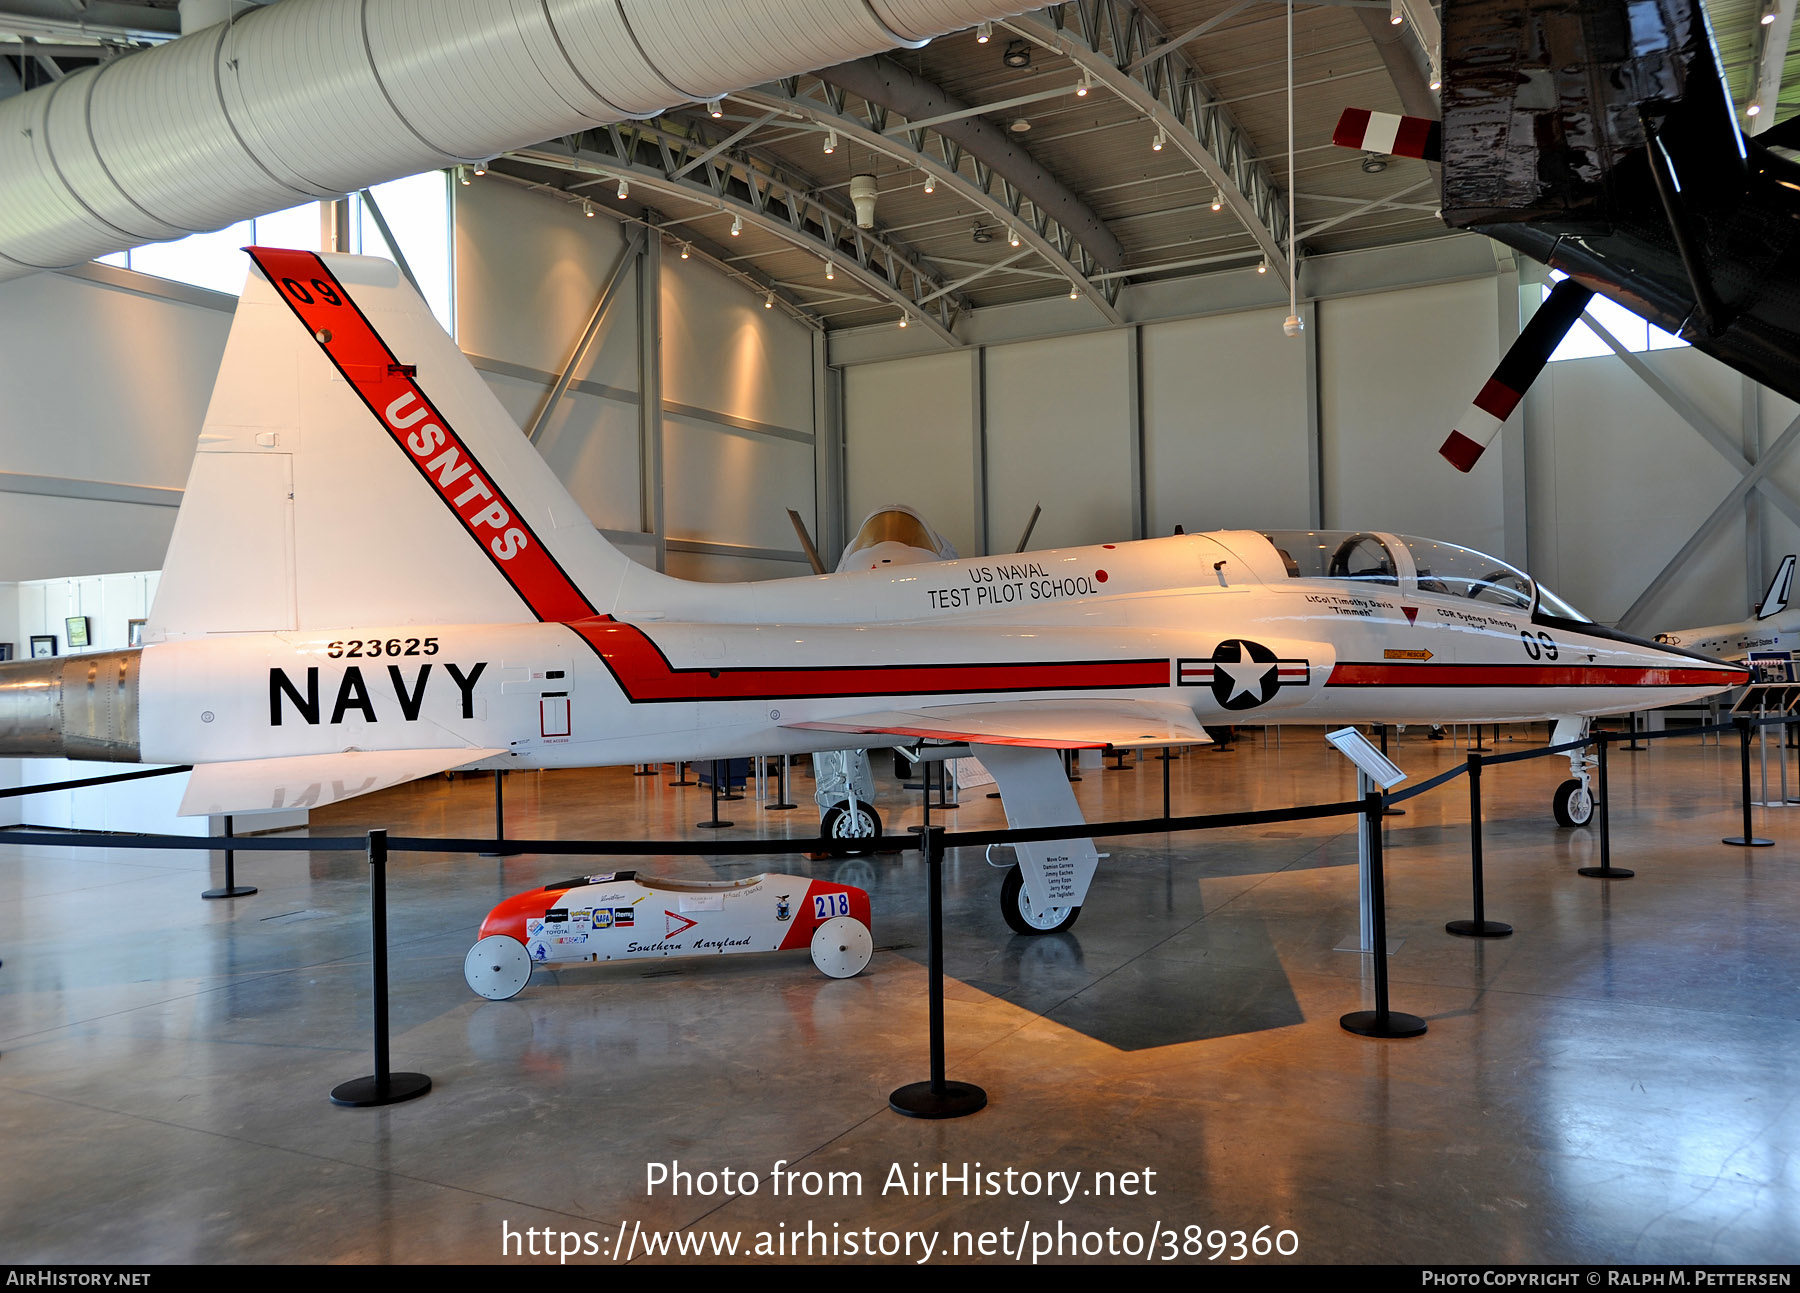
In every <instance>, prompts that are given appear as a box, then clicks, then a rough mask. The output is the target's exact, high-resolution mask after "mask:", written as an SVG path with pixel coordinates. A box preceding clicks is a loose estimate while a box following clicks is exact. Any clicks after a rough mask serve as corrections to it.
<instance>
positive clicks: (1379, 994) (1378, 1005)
mask: <svg viewBox="0 0 1800 1293" xmlns="http://www.w3.org/2000/svg"><path fill="white" fill-rule="evenodd" d="M1381 800H1382V794H1381V792H1380V791H1379V790H1371V791H1370V792H1369V793H1368V794H1367V795H1366V796H1364V798H1363V818H1364V821H1365V822H1366V823H1367V825H1366V826H1365V827H1364V829H1366V830H1367V831H1368V833H1369V895H1370V899H1371V902H1370V906H1371V907H1372V908H1373V912H1374V917H1375V931H1374V932H1375V937H1374V940H1373V945H1372V946H1371V947H1370V948H1369V955H1370V956H1372V957H1374V958H1375V1009H1373V1010H1353V1011H1351V1012H1350V1013H1349V1014H1347V1015H1345V1016H1344V1017H1343V1018H1341V1019H1339V1020H1338V1023H1339V1025H1340V1026H1342V1027H1343V1029H1344V1030H1345V1031H1346V1032H1352V1033H1356V1034H1357V1035H1358V1036H1361V1037H1417V1036H1418V1035H1419V1034H1420V1033H1423V1032H1424V1031H1425V1021H1424V1020H1423V1019H1421V1018H1419V1017H1418V1016H1417V1015H1409V1014H1406V1013H1405V1012H1403V1011H1399V1010H1390V1009H1388V967H1387V957H1388V952H1387V894H1386V889H1385V887H1384V886H1383V884H1382V879H1381Z"/></svg>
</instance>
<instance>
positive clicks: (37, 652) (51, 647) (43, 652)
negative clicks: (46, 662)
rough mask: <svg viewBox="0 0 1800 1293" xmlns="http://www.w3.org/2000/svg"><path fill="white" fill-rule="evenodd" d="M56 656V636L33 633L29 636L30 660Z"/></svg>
mask: <svg viewBox="0 0 1800 1293" xmlns="http://www.w3.org/2000/svg"><path fill="white" fill-rule="evenodd" d="M55 654H56V634H54V633H33V634H32V635H31V658H32V659H33V660H42V659H43V658H44V657H45V656H52V655H55Z"/></svg>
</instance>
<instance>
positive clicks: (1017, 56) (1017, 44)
mask: <svg viewBox="0 0 1800 1293" xmlns="http://www.w3.org/2000/svg"><path fill="white" fill-rule="evenodd" d="M1000 61H1001V62H1002V63H1005V64H1006V65H1007V66H1008V67H1011V68H1017V69H1018V70H1020V71H1023V70H1024V69H1026V68H1028V67H1030V66H1031V43H1030V42H1029V41H1024V40H1009V41H1007V42H1006V52H1005V53H1004V54H1002V55H1001V56H1000Z"/></svg>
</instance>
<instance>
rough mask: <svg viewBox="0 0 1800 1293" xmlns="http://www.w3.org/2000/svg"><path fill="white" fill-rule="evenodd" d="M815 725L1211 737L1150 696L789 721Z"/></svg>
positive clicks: (999, 736)
mask: <svg viewBox="0 0 1800 1293" xmlns="http://www.w3.org/2000/svg"><path fill="white" fill-rule="evenodd" d="M783 726H785V727H792V728H799V729H804V730H808V731H815V732H850V733H860V734H866V735H870V736H910V737H916V738H918V739H921V740H927V741H966V742H968V743H969V744H971V745H1023V746H1037V747H1042V748H1047V749H1054V750H1091V749H1098V748H1100V747H1101V746H1106V745H1112V746H1122V747H1125V748H1128V749H1129V748H1133V747H1142V746H1158V745H1205V744H1207V743H1208V742H1209V741H1210V740H1211V739H1212V738H1210V737H1209V736H1207V734H1206V729H1205V728H1203V727H1201V725H1200V720H1199V719H1197V718H1195V717H1194V713H1193V711H1192V710H1190V709H1188V708H1186V707H1185V706H1182V705H1173V704H1165V703H1160V702H1157V701H1147V700H1060V701H1058V700H1050V701H1031V700H1020V701H1005V700H1002V701H986V702H981V703H978V704H970V705H926V706H921V707H920V708H918V709H889V710H878V711H876V712H874V713H869V714H852V715H850V716H848V717H845V718H833V719H821V720H819V721H816V722H807V723H786V724H783Z"/></svg>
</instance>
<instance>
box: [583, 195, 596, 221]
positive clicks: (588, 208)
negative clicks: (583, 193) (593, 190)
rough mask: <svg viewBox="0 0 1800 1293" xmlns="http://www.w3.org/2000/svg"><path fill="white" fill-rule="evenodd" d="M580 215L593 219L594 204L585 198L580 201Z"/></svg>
mask: <svg viewBox="0 0 1800 1293" xmlns="http://www.w3.org/2000/svg"><path fill="white" fill-rule="evenodd" d="M581 214H582V215H584V216H586V217H587V218H588V219H590V220H592V219H593V218H594V204H593V203H592V202H589V201H588V200H587V199H586V198H583V199H581Z"/></svg>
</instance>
